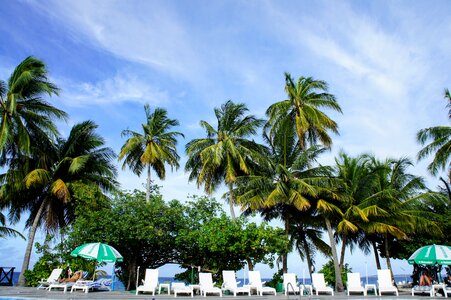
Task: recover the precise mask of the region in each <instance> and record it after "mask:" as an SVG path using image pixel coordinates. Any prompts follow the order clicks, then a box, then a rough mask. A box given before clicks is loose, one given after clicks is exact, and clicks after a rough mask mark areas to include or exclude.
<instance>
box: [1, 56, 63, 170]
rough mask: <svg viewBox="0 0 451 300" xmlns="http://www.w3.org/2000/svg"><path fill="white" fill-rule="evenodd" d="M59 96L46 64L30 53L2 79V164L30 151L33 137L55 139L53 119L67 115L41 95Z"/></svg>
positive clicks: (55, 131) (55, 129) (55, 130)
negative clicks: (49, 78) (4, 80)
mask: <svg viewBox="0 0 451 300" xmlns="http://www.w3.org/2000/svg"><path fill="white" fill-rule="evenodd" d="M44 94H47V95H49V96H51V95H57V94H58V88H57V87H56V86H55V85H54V84H53V83H51V82H50V81H49V80H48V72H47V69H46V66H45V64H44V63H43V62H42V61H40V60H38V59H36V58H34V57H32V56H30V57H27V58H26V59H25V60H24V61H22V62H21V63H20V64H19V65H18V66H17V67H16V68H15V70H14V71H13V73H12V74H11V76H10V77H9V79H8V82H7V83H5V82H3V81H0V123H1V125H0V126H1V127H0V153H1V155H0V165H2V166H5V165H6V164H8V162H9V158H11V157H16V156H17V155H19V154H21V153H25V154H28V153H29V152H30V151H31V147H32V139H31V136H34V137H37V138H39V139H55V138H56V137H57V136H58V130H57V128H56V126H55V124H54V123H53V119H60V120H61V119H62V120H65V119H66V118H67V114H66V113H65V112H64V111H62V110H59V109H57V108H55V107H54V106H52V105H50V104H49V103H47V102H46V101H45V100H44V99H43V98H42V97H43V95H44Z"/></svg>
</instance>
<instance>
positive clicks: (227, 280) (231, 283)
mask: <svg viewBox="0 0 451 300" xmlns="http://www.w3.org/2000/svg"><path fill="white" fill-rule="evenodd" d="M222 279H223V280H224V282H223V284H222V290H223V291H230V292H232V293H233V296H235V297H236V295H237V294H239V293H246V294H248V295H249V296H250V295H251V288H250V286H248V285H247V286H243V287H238V284H239V283H240V282H237V281H236V275H235V271H222Z"/></svg>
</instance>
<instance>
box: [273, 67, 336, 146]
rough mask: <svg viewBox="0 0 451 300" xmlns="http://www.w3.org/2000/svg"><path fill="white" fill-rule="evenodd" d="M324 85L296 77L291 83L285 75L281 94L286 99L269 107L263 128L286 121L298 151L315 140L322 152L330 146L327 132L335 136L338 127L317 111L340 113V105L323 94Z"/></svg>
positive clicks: (322, 82) (307, 78)
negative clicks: (296, 143)
mask: <svg viewBox="0 0 451 300" xmlns="http://www.w3.org/2000/svg"><path fill="white" fill-rule="evenodd" d="M327 90H328V87H327V83H326V82H325V81H322V80H315V79H313V78H312V77H303V76H301V77H299V79H298V81H297V82H296V83H295V82H294V80H293V78H292V77H291V75H290V74H289V73H285V91H286V93H287V95H288V99H286V100H282V101H280V102H277V103H275V104H273V105H271V106H270V107H269V108H268V110H267V111H266V114H267V115H268V117H269V122H268V124H267V127H270V128H272V129H271V130H277V127H278V126H280V125H282V124H283V123H284V122H283V121H282V119H285V118H288V119H289V120H290V121H291V122H292V124H293V125H292V126H293V127H294V129H295V130H296V133H297V135H298V138H299V143H300V144H301V148H302V149H305V148H306V147H307V145H306V144H307V142H309V143H310V145H314V144H316V142H317V141H318V140H319V141H320V142H321V143H322V144H323V145H324V146H325V147H326V148H330V146H331V145H332V139H331V137H330V136H329V134H328V131H332V132H334V133H338V125H337V123H336V122H335V121H333V120H332V119H331V118H330V117H329V116H327V115H326V114H325V113H324V112H323V111H322V110H321V109H322V108H328V109H332V110H334V111H337V112H340V113H341V108H340V105H339V104H338V103H337V101H336V100H335V97H334V95H332V94H329V93H327Z"/></svg>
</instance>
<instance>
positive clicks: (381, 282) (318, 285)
mask: <svg viewBox="0 0 451 300" xmlns="http://www.w3.org/2000/svg"><path fill="white" fill-rule="evenodd" d="M377 275H378V287H377V288H378V290H379V293H378V291H377V289H376V285H365V287H363V285H362V283H361V279H360V273H348V274H347V276H348V284H347V286H348V288H347V293H348V296H349V295H350V294H351V293H362V294H363V295H364V296H366V295H367V292H368V290H369V289H372V290H373V291H374V293H375V294H379V296H382V294H383V293H392V294H396V296H398V295H399V294H398V289H397V288H396V287H395V286H394V285H393V283H392V280H391V274H390V271H389V270H378V273H377ZM222 276H223V280H224V283H223V284H222V287H221V288H219V287H215V286H214V283H213V279H212V275H211V273H199V284H198V285H189V286H186V285H185V284H184V283H177V282H174V283H172V287H170V285H169V284H159V283H158V269H147V270H146V275H145V279H144V280H143V284H142V285H140V286H138V287H137V289H136V295H138V293H140V292H142V293H146V292H147V293H152V295H155V291H156V290H157V289H158V290H159V292H160V293H161V288H162V285H164V288H166V289H167V290H168V293H170V291H172V292H173V293H174V296H175V297H177V295H179V294H187V295H190V296H191V297H193V295H194V293H195V291H197V290H198V291H199V292H200V295H201V296H204V297H206V296H207V295H218V296H220V297H222V295H223V292H224V291H229V292H230V293H232V294H233V296H237V294H247V295H249V296H250V295H251V293H252V292H254V291H255V292H256V293H257V295H259V296H263V294H273V295H276V290H275V289H274V288H272V287H268V286H264V282H262V280H261V276H260V272H259V271H249V284H246V285H243V286H240V287H239V286H238V285H239V284H240V282H237V281H236V274H235V271H223V272H222ZM283 285H284V289H285V295H288V294H290V293H294V294H299V295H304V293H307V294H310V295H312V294H313V291H315V293H316V295H317V296H318V295H319V294H320V293H326V294H330V295H332V296H334V290H333V289H332V288H331V287H329V286H327V284H326V282H325V280H324V274H322V273H315V274H312V285H298V283H297V281H296V274H294V273H286V274H284V275H283Z"/></svg>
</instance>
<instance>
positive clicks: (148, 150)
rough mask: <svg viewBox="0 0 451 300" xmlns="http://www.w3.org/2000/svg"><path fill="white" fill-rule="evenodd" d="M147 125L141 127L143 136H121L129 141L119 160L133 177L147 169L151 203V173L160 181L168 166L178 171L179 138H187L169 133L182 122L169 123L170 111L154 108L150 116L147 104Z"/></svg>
mask: <svg viewBox="0 0 451 300" xmlns="http://www.w3.org/2000/svg"><path fill="white" fill-rule="evenodd" d="M144 111H145V113H146V123H144V124H142V129H143V133H142V134H141V133H139V132H136V131H132V130H124V131H122V136H125V137H129V138H128V139H127V141H126V142H125V144H124V145H123V146H122V148H121V152H120V153H119V157H118V159H119V160H122V159H124V163H123V165H122V168H123V169H125V167H126V166H128V167H129V168H130V169H131V170H132V172H133V173H135V174H136V175H138V176H140V175H141V173H142V171H143V170H144V168H145V167H147V183H146V201H149V199H150V192H151V191H150V190H151V183H152V181H151V177H150V176H151V174H150V173H151V169H153V170H154V171H155V173H156V174H157V176H158V178H160V179H164V178H165V176H166V169H165V164H166V163H167V164H169V165H170V166H171V169H172V168H174V167H175V168H176V169H178V167H179V159H180V157H179V155H178V154H177V148H176V146H177V137H178V136H182V137H184V135H183V134H182V133H180V132H177V131H169V130H170V129H171V128H172V127H174V126H178V125H179V122H178V121H177V120H175V119H169V118H168V114H167V111H166V110H165V109H163V108H155V111H154V112H151V110H150V107H149V105H148V104H146V105H144Z"/></svg>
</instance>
